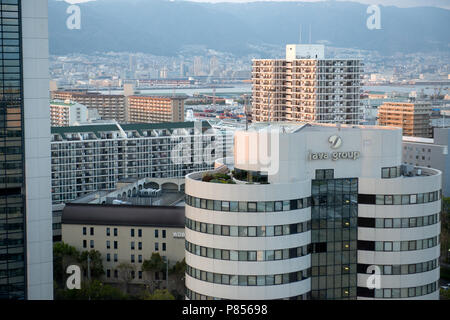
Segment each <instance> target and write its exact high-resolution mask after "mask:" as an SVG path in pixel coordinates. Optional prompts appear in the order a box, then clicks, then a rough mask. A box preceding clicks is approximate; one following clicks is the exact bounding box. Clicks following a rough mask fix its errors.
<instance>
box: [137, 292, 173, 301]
mask: <svg viewBox="0 0 450 320" xmlns="http://www.w3.org/2000/svg"><path fill="white" fill-rule="evenodd" d="M144 300H175V297H174V296H173V295H172V294H171V293H170V292H169V291H168V290H167V289H156V290H155V292H154V293H153V294H148V293H147V294H146V295H145V297H144Z"/></svg>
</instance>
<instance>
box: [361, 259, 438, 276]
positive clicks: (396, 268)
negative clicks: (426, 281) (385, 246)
mask: <svg viewBox="0 0 450 320" xmlns="http://www.w3.org/2000/svg"><path fill="white" fill-rule="evenodd" d="M370 266H373V265H369V264H362V263H358V266H357V271H358V273H364V274H365V273H367V269H368V268H369V267H370ZM377 267H378V268H379V272H380V274H381V275H407V274H416V273H422V272H428V271H431V270H434V269H436V268H439V259H433V260H429V261H425V262H419V263H412V264H394V265H377Z"/></svg>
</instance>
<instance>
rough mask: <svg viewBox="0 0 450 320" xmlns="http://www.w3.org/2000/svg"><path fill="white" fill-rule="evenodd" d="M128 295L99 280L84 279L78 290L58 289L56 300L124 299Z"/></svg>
mask: <svg viewBox="0 0 450 320" xmlns="http://www.w3.org/2000/svg"><path fill="white" fill-rule="evenodd" d="M128 298H129V297H128V296H127V295H126V294H124V293H122V291H120V290H119V289H118V288H115V287H113V286H111V285H107V284H103V283H101V282H100V281H99V280H94V281H91V282H88V281H84V282H82V284H81V289H80V290H76V289H74V290H68V289H63V290H61V289H60V290H58V291H57V293H56V295H55V299H56V300H89V299H90V300H126V299H128Z"/></svg>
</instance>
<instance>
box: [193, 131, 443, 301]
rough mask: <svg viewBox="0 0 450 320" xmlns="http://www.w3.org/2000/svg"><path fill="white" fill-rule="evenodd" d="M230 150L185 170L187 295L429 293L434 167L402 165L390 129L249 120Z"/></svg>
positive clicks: (434, 289) (436, 203)
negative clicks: (210, 166) (209, 165)
mask: <svg viewBox="0 0 450 320" xmlns="http://www.w3.org/2000/svg"><path fill="white" fill-rule="evenodd" d="M234 150H235V151H234V159H224V160H217V161H216V169H215V170H214V171H209V172H207V173H205V172H194V173H191V174H188V175H187V176H186V264H187V270H186V287H187V298H188V299H195V300H197V299H361V300H366V299H370V300H373V299H388V300H389V299H439V284H438V280H439V272H440V271H439V256H440V244H439V243H440V241H439V236H440V211H441V192H442V191H441V179H442V173H441V172H440V171H439V170H436V169H432V168H424V167H407V166H402V131H401V130H400V129H398V128H391V127H378V126H354V125H340V124H338V125H331V124H309V123H306V124H298V125H294V124H288V123H278V124H273V123H272V124H271V125H267V124H256V125H252V126H251V127H250V128H249V129H248V130H240V131H236V132H235V144H234ZM269 155H270V156H269ZM374 270H375V273H377V274H378V275H379V278H378V280H379V281H373V277H371V276H373V272H374ZM370 285H374V286H373V287H372V289H371V287H370Z"/></svg>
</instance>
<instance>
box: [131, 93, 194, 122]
mask: <svg viewBox="0 0 450 320" xmlns="http://www.w3.org/2000/svg"><path fill="white" fill-rule="evenodd" d="M185 99H186V97H185V96H176V95H172V96H167V97H164V96H145V95H142V96H129V97H128V121H129V122H130V123H142V122H143V123H159V122H183V121H184V100H185Z"/></svg>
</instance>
